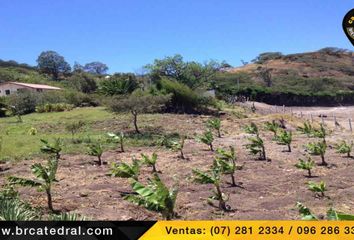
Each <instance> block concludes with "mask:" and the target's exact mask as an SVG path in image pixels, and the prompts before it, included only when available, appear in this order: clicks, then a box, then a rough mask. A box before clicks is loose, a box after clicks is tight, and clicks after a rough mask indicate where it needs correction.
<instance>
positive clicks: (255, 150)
mask: <svg viewBox="0 0 354 240" xmlns="http://www.w3.org/2000/svg"><path fill="white" fill-rule="evenodd" d="M248 140H249V141H250V143H248V144H246V148H247V149H248V150H249V151H250V153H252V154H254V155H257V154H259V160H266V159H267V157H266V151H265V147H264V142H263V139H262V138H260V137H259V135H256V136H255V137H250V138H248Z"/></svg>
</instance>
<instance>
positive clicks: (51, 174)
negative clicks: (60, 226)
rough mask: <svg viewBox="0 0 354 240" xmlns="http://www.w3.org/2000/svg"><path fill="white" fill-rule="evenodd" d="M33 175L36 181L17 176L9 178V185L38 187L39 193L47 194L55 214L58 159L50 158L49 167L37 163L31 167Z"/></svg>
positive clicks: (49, 206)
mask: <svg viewBox="0 0 354 240" xmlns="http://www.w3.org/2000/svg"><path fill="white" fill-rule="evenodd" d="M31 170H32V173H33V174H34V176H35V177H36V179H35V180H31V179H26V178H20V177H15V176H10V177H9V184H12V185H14V184H16V185H20V186H24V187H36V188H37V190H38V191H45V192H46V194H47V202H48V208H49V210H50V211H52V212H54V209H53V203H52V186H53V183H54V182H58V181H57V180H56V178H55V175H56V173H57V170H58V159H57V158H54V157H52V158H49V160H48V163H47V165H45V166H43V165H42V164H40V163H35V164H33V165H32V166H31Z"/></svg>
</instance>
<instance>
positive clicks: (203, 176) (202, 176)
mask: <svg viewBox="0 0 354 240" xmlns="http://www.w3.org/2000/svg"><path fill="white" fill-rule="evenodd" d="M192 172H193V174H194V177H193V181H194V182H196V183H199V184H213V185H214V188H215V190H214V191H213V195H212V196H210V197H209V198H208V201H212V200H217V201H219V209H220V210H222V211H229V210H230V206H229V205H227V204H226V202H227V201H228V200H229V197H228V196H227V195H226V194H224V193H223V192H222V191H221V174H222V171H221V168H220V166H218V165H215V164H214V165H213V167H212V169H211V170H209V171H207V172H204V171H202V170H199V169H193V170H192Z"/></svg>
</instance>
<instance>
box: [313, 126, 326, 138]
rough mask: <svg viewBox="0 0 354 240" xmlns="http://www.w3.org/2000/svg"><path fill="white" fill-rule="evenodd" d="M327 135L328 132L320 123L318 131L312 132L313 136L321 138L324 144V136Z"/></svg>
mask: <svg viewBox="0 0 354 240" xmlns="http://www.w3.org/2000/svg"><path fill="white" fill-rule="evenodd" d="M327 135H328V132H327V130H326V128H325V127H324V125H323V124H322V123H321V124H320V129H314V130H313V136H314V137H317V138H321V139H322V140H323V142H324V143H326V136H327Z"/></svg>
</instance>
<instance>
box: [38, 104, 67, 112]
mask: <svg viewBox="0 0 354 240" xmlns="http://www.w3.org/2000/svg"><path fill="white" fill-rule="evenodd" d="M73 108H74V106H73V105H71V104H67V103H47V104H44V105H39V106H36V112H37V113H49V112H64V111H71V110H72V109H73Z"/></svg>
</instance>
